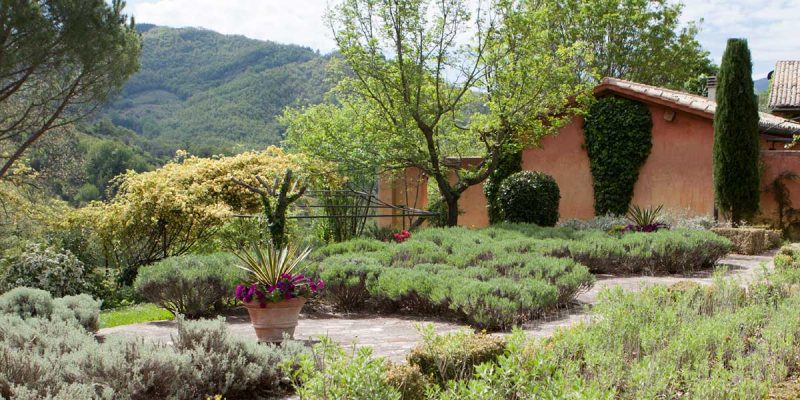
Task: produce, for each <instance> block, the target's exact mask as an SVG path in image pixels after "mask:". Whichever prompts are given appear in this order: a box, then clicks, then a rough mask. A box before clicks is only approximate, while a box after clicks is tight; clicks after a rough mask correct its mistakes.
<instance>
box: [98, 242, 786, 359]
mask: <svg viewBox="0 0 800 400" xmlns="http://www.w3.org/2000/svg"><path fill="white" fill-rule="evenodd" d="M774 254H775V251H771V252H768V253H765V254H762V255H758V256H745V255H737V254H731V255H728V256H727V257H725V258H723V259H721V260H720V261H719V262H718V265H727V266H728V267H729V270H728V272H727V275H728V276H733V277H736V278H738V279H740V280H741V282H742V284H745V283H747V282H750V281H751V280H753V279H754V278H755V277H756V276H757V274H758V271H759V270H760V269H761V265H762V264H763V265H765V266H766V268H772V267H773V265H772V256H773V255H774ZM680 281H693V282H697V283H700V284H710V283H711V282H712V281H713V278H712V277H711V272H710V271H704V272H700V273H696V274H692V275H689V276H686V275H675V276H636V277H615V276H602V275H601V276H598V277H597V282H596V283H595V285H594V287H593V288H592V289H591V290H589V291H587V292H584V293H582V294H580V295H579V296H578V298H577V301H576V304H575V306H574V307H572V308H570V309H567V310H562V311H560V312H558V313H555V314H553V315H550V316H548V317H547V318H544V319H539V320H536V321H532V322H531V323H529V324H527V325H526V326H525V327H524V328H525V330H526V331H527V332H528V333H529V334H531V335H534V336H538V337H546V336H550V335H552V334H553V333H554V332H555V331H556V330H558V329H560V328H563V327H567V326H571V325H574V324H576V323H580V322H583V321H588V320H589V313H588V309H589V308H590V307H591V305H592V304H594V303H596V302H597V297H598V294H599V293H600V291H601V290H602V289H603V288H606V287H614V286H621V287H622V288H623V289H625V290H631V291H639V290H641V289H642V288H644V287H646V286H649V285H653V284H666V285H671V284H674V283H676V282H680ZM226 318H227V322H228V327H229V330H230V332H231V333H233V334H235V335H240V336H246V337H250V338H253V340H255V338H256V336H255V333H254V332H253V328H252V327H251V326H250V321H249V319H248V317H247V316H243V315H231V316H228V317H226ZM425 323H431V324H433V325H434V327H435V329H436V331H437V332H440V333H445V332H450V331H455V330H458V329H462V328H467V326H466V325H462V324H458V323H453V322H447V321H438V320H432V319H426V318H417V317H408V316H375V315H374V314H347V315H330V314H324V313H314V314H310V315H301V319H300V321H299V324H298V326H297V330H296V333H295V337H296V338H297V339H300V340H305V341H314V340H315V339H316V338H319V337H320V336H322V335H327V336H329V337H330V338H331V339H333V340H334V341H336V342H337V343H339V344H341V345H344V346H354V345H355V346H370V347H372V348H373V350H374V353H375V354H376V355H381V356H385V357H387V358H389V359H391V360H393V361H401V360H403V359H404V358H405V356H406V354H408V352H409V351H410V350H411V348H412V347H413V346H414V345H415V344H416V343H417V342H418V341H419V340H420V336H419V334H418V333H417V331H416V329H415V326H416V325H418V324H425ZM175 334H176V328H175V323H174V322H173V321H157V322H148V323H142V324H134V325H126V326H118V327H114V328H107V329H101V330H100V331H99V332H98V335H99V336H100V337H111V336H118V335H129V336H139V337H143V338H146V339H148V340H157V341H163V342H169V341H170V340H171V336H172V335H175Z"/></svg>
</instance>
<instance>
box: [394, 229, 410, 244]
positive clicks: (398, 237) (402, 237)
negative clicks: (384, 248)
mask: <svg viewBox="0 0 800 400" xmlns="http://www.w3.org/2000/svg"><path fill="white" fill-rule="evenodd" d="M393 236H394V241H395V242H397V243H403V242H405V241H406V239H408V238H410V237H411V232H409V231H407V230H405V229H403V230H402V231H400V232H398V233H395V234H394V235H393Z"/></svg>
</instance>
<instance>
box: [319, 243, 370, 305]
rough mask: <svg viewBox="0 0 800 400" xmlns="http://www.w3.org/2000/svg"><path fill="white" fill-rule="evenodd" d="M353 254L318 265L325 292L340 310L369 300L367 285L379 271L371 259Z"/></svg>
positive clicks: (336, 257)
mask: <svg viewBox="0 0 800 400" xmlns="http://www.w3.org/2000/svg"><path fill="white" fill-rule="evenodd" d="M345 243H347V242H345ZM356 254H357V253H351V254H345V255H340V256H332V257H329V258H327V259H325V261H323V262H322V263H321V264H320V265H319V270H320V271H321V272H320V278H321V279H322V280H323V282H325V290H326V293H330V298H331V299H332V300H333V302H334V304H335V305H336V306H337V307H339V308H341V309H343V310H354V309H359V308H361V307H362V306H363V305H364V303H365V302H366V301H367V300H368V299H369V291H368V290H367V288H368V287H372V286H373V285H374V284H375V282H376V281H377V279H378V276H379V275H380V274H381V271H382V270H383V267H382V266H381V264H380V263H379V262H377V261H376V260H375V259H373V258H369V257H359V256H358V255H356Z"/></svg>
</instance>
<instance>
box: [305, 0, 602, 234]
mask: <svg viewBox="0 0 800 400" xmlns="http://www.w3.org/2000/svg"><path fill="white" fill-rule="evenodd" d="M489 9H490V10H491V11H488V10H489ZM547 11H548V7H547V5H546V4H545V3H543V2H542V3H539V2H535V3H529V2H524V3H517V2H506V1H501V2H498V3H497V4H496V5H495V6H494V7H488V8H481V7H475V6H474V5H473V4H469V3H465V2H419V1H410V0H407V1H402V2H401V3H399V4H397V5H391V4H389V3H374V2H371V1H368V0H359V1H349V2H343V3H341V4H339V5H338V6H337V7H334V8H333V9H332V10H331V12H330V13H329V14H328V18H329V21H328V22H329V23H330V26H331V28H332V29H333V32H334V36H335V37H336V39H337V45H338V47H339V53H340V54H341V57H342V59H343V61H344V63H343V64H342V65H341V68H339V69H338V70H337V72H339V73H340V75H341V76H342V78H343V79H342V80H341V81H340V82H339V84H338V85H337V86H336V88H335V91H334V94H335V95H336V99H337V101H338V102H339V103H340V104H342V106H341V107H334V108H333V109H330V108H326V109H324V110H313V111H307V116H309V117H310V118H314V119H318V120H319V123H317V124H314V123H308V121H306V122H305V124H304V125H305V126H311V127H312V129H313V126H319V127H321V129H318V130H322V131H323V132H319V133H314V134H311V135H305V134H304V136H305V137H307V138H313V139H314V141H315V142H316V141H321V142H323V143H324V145H322V146H319V147H320V148H322V149H326V150H325V151H326V153H327V156H328V157H330V156H331V155H332V154H334V152H330V151H327V149H332V148H334V147H335V146H338V147H339V149H340V150H339V151H338V153H339V154H344V155H345V156H346V159H347V160H348V161H346V163H347V165H359V163H358V162H357V161H355V160H357V159H360V158H369V159H370V163H368V164H372V165H379V166H380V167H381V168H382V169H383V171H387V170H397V169H402V168H406V167H416V168H418V169H420V170H421V171H423V172H425V173H426V174H427V176H428V177H430V178H431V180H432V181H433V182H435V183H436V186H437V187H438V189H439V192H440V193H441V196H442V198H443V200H444V202H445V203H446V204H447V220H446V224H447V225H448V226H454V225H456V224H457V222H458V198H459V197H460V196H461V194H462V193H463V192H464V191H465V190H467V188H469V187H470V186H473V185H477V184H480V183H481V182H483V181H484V180H485V179H486V178H487V177H488V176H489V174H490V173H491V172H492V171H493V170H494V169H495V168H496V167H497V164H498V163H499V162H500V160H501V158H502V155H503V153H504V152H506V151H509V148H510V147H511V146H509V145H508V144H509V143H510V142H512V141H513V142H514V143H518V144H519V145H520V146H526V145H530V144H536V143H538V141H539V140H540V139H541V138H542V137H543V136H545V135H548V134H552V133H555V132H556V131H557V130H558V129H559V128H560V127H562V126H564V125H565V124H566V123H567V122H568V120H569V119H570V116H571V115H572V112H574V111H578V109H579V108H580V107H576V106H575V103H574V102H570V101H567V98H568V97H570V96H576V94H578V96H577V99H578V100H579V101H578V103H582V102H583V100H584V96H583V94H584V92H585V91H586V89H588V85H586V84H585V82H582V81H580V79H579V78H578V77H579V76H581V75H585V74H581V73H578V74H576V73H575V72H576V69H577V68H576V64H577V63H578V60H579V59H582V58H583V57H584V56H588V51H587V48H585V47H584V46H583V42H580V41H573V42H561V43H559V42H556V41H554V40H553V37H555V35H556V34H557V31H558V28H556V27H554V26H551V25H550V24H549V23H548V20H547V16H548V15H549V16H551V17H552V15H551V14H547ZM490 13H491V14H492V15H489V14H490ZM488 19H491V20H492V21H494V25H493V29H483V25H482V24H483V23H484V21H486V20H488ZM363 24H366V25H367V26H366V27H365V26H362V25H363ZM378 27H380V28H378ZM468 29H473V30H474V31H475V32H476V34H475V35H473V36H472V37H470V38H469V41H468V42H467V43H463V41H460V40H457V39H456V38H457V37H458V36H459V33H460V32H463V31H465V30H468ZM532 32H534V33H535V34H532ZM468 48H469V49H470V51H466V49H468ZM453 65H459V66H462V67H466V68H462V67H459V69H460V70H462V72H463V73H462V74H459V75H458V76H455V77H448V78H446V77H447V75H448V72H447V71H448V69H449V68H450V66H453ZM467 66H468V67H467ZM584 72H587V71H584ZM588 74H591V72H588ZM573 98H574V97H573ZM317 111H320V112H317ZM328 111H332V112H333V113H336V114H338V113H345V115H354V116H356V118H351V119H350V120H347V119H346V118H345V117H342V116H339V117H336V118H330V116H329V113H328ZM293 119H294V120H298V118H293ZM299 119H300V120H303V119H304V118H299ZM322 119H329V120H333V121H336V122H337V124H336V125H335V126H332V124H331V123H327V121H323V120H322ZM343 121H351V124H352V125H355V126H357V127H356V128H351V125H350V124H347V123H343ZM462 121H468V124H467V126H466V127H465V126H463V125H464V124H463V123H462ZM375 127H378V128H380V129H374V128H375ZM342 129H345V130H346V129H353V130H354V131H355V132H372V133H371V135H370V137H369V139H371V140H370V141H367V140H366V138H361V139H357V140H355V141H352V143H351V141H350V140H341V139H340V138H339V137H338V135H335V134H334V135H331V134H330V133H331V132H336V131H339V130H342ZM349 136H351V135H348V134H344V135H342V137H349ZM331 139H334V140H331ZM311 143H313V142H310V143H307V144H305V146H306V147H310V146H309V144H311ZM364 143H369V146H370V147H368V148H365V147H364V146H363V144H364ZM461 154H470V155H476V156H481V157H483V159H484V161H485V162H482V163H480V164H479V165H474V164H472V165H467V163H463V164H462V163H460V162H454V160H453V158H452V157H453V156H456V155H461ZM323 159H327V158H323ZM373 160H380V161H383V162H382V163H372V161H373ZM362 164H363V163H362ZM453 169H456V170H457V172H458V173H456V174H455V175H454V176H455V179H454V180H452V181H451V179H450V177H451V176H453V174H452V170H453ZM383 171H379V172H383Z"/></svg>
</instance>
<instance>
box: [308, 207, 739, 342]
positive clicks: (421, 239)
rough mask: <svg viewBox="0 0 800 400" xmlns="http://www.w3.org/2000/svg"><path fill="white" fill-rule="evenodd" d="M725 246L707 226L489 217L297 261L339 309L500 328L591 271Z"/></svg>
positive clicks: (569, 294) (684, 268)
mask: <svg viewBox="0 0 800 400" xmlns="http://www.w3.org/2000/svg"><path fill="white" fill-rule="evenodd" d="M729 249H730V242H729V241H728V240H727V239H725V238H722V237H719V236H717V235H715V234H713V233H712V232H708V231H697V230H684V229H674V230H663V231H659V232H655V233H639V232H634V233H626V234H622V235H615V234H609V233H606V232H602V231H597V230H575V229H570V228H564V227H558V228H545V227H540V226H536V225H532V224H509V223H503V224H497V225H493V226H492V227H491V228H487V229H480V230H471V229H465V228H429V229H423V230H421V231H418V232H416V233H414V235H412V237H411V239H409V240H407V241H405V242H403V243H399V244H398V243H382V242H377V241H372V242H370V241H365V240H362V239H359V240H356V241H352V242H345V243H337V244H334V245H330V246H326V247H322V248H320V249H318V250H317V251H316V252H315V253H314V254H312V256H311V257H310V260H311V261H310V262H309V265H307V266H306V267H305V268H306V269H307V270H309V271H312V272H314V273H315V274H318V275H320V276H321V277H322V279H324V280H325V282H326V290H325V293H326V296H327V297H328V299H329V300H332V301H333V302H334V304H335V305H337V306H338V307H339V308H342V309H346V310H353V309H358V308H363V307H366V306H369V307H372V308H373V309H380V310H386V311H392V312H408V313H413V314H425V315H435V316H438V317H448V318H454V319H460V320H463V321H466V322H467V323H469V324H471V325H473V326H475V327H478V328H485V329H507V328H510V327H512V326H514V325H517V324H521V323H524V322H526V321H528V320H530V319H532V318H536V317H539V316H541V315H543V314H545V313H547V312H548V311H550V310H552V309H554V308H556V307H559V306H563V305H565V304H568V303H569V302H571V301H572V300H573V299H574V298H575V296H576V295H577V294H578V293H580V292H581V291H582V290H586V289H587V288H589V287H591V285H592V284H593V282H594V277H593V276H592V275H591V273H590V271H592V272H597V273H611V274H641V273H646V274H666V273H681V272H689V271H694V270H698V269H703V268H709V267H712V266H713V265H714V263H715V262H716V261H717V260H718V259H719V258H720V257H722V256H724V255H725V254H726V253H727V252H728V251H729Z"/></svg>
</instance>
